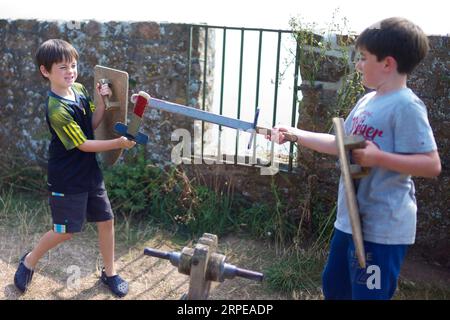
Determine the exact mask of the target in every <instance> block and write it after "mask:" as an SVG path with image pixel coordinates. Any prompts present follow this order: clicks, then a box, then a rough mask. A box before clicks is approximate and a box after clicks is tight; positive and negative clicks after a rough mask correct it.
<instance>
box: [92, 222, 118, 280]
mask: <svg viewBox="0 0 450 320" xmlns="http://www.w3.org/2000/svg"><path fill="white" fill-rule="evenodd" d="M97 229H98V244H99V247H100V253H101V254H102V257H103V265H104V267H105V272H106V275H107V276H108V277H111V276H113V275H115V274H116V270H115V267H114V220H113V219H111V220H108V221H102V222H97Z"/></svg>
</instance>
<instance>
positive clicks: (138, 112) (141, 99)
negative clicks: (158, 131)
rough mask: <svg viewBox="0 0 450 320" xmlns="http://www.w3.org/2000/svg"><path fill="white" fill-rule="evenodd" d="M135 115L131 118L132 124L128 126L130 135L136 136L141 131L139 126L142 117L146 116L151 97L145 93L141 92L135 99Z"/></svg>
mask: <svg viewBox="0 0 450 320" xmlns="http://www.w3.org/2000/svg"><path fill="white" fill-rule="evenodd" d="M135 99H136V100H135V102H134V110H133V115H132V117H131V121H130V124H129V126H128V134H130V135H132V136H136V135H137V133H138V131H139V126H140V125H141V122H142V116H143V114H144V110H145V107H146V106H147V103H148V100H150V95H149V94H148V93H146V92H144V91H139V93H138V95H137V96H136V98H135Z"/></svg>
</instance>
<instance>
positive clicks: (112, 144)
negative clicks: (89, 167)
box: [78, 137, 136, 152]
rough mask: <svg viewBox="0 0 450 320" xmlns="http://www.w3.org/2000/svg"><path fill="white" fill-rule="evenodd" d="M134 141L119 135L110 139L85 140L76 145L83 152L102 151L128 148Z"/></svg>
mask: <svg viewBox="0 0 450 320" xmlns="http://www.w3.org/2000/svg"><path fill="white" fill-rule="evenodd" d="M135 144H136V142H134V141H131V140H128V139H127V138H125V137H120V138H117V139H112V140H86V141H85V142H84V143H83V144H81V145H79V146H78V149H80V150H81V151H83V152H103V151H109V150H114V149H129V148H132V147H133V146H134V145H135Z"/></svg>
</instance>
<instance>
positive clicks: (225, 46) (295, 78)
mask: <svg viewBox="0 0 450 320" xmlns="http://www.w3.org/2000/svg"><path fill="white" fill-rule="evenodd" d="M196 29H197V30H196ZM189 30H190V32H189V47H188V48H189V49H188V50H189V52H188V68H189V69H188V83H187V101H188V102H189V101H190V99H191V96H190V95H191V92H190V89H189V88H190V85H191V81H192V79H191V71H192V70H191V66H192V63H193V58H192V38H193V34H194V31H203V33H202V36H204V51H203V59H202V61H201V60H200V61H198V63H201V64H202V66H203V74H202V96H201V97H200V99H199V101H200V100H201V103H199V107H200V108H202V109H203V110H205V108H206V96H207V94H208V92H207V91H208V90H207V87H206V85H207V71H208V46H209V43H208V41H210V38H211V37H210V36H209V35H210V32H214V34H219V35H220V38H219V37H218V39H217V41H216V43H218V44H220V45H218V46H216V47H221V50H220V51H221V52H219V55H220V61H219V62H220V79H215V78H214V81H220V86H219V88H220V89H219V91H220V92H219V98H218V99H217V100H218V105H219V108H218V109H219V110H218V111H217V112H216V113H219V114H221V115H222V114H223V113H224V111H226V110H228V111H229V109H230V108H232V109H233V111H234V114H233V117H235V118H238V119H241V114H242V97H243V70H244V67H245V64H246V63H247V61H246V60H245V59H244V50H245V49H246V48H245V44H246V41H248V40H247V38H246V36H247V35H248V34H250V33H251V34H253V35H254V34H255V33H256V35H257V36H258V41H257V47H258V49H257V51H256V52H257V55H256V57H255V58H256V74H254V75H251V77H252V79H253V80H252V81H254V85H255V92H254V93H253V94H254V111H256V108H257V107H258V106H259V104H260V103H261V100H260V98H261V91H260V81H261V71H262V70H263V68H262V48H263V43H264V40H265V39H267V38H268V37H269V36H270V37H271V38H272V39H273V38H274V35H275V39H276V40H275V41H272V42H275V43H274V44H275V45H274V46H272V47H273V50H274V52H273V53H275V54H276V61H275V73H274V74H273V79H274V86H273V102H272V103H273V105H272V120H271V123H270V124H267V125H269V127H274V126H275V125H276V124H277V116H278V115H279V114H280V109H279V101H278V100H279V88H280V77H281V76H282V73H281V72H280V64H281V61H280V60H281V51H282V44H283V41H285V39H287V38H289V37H290V39H291V40H292V39H293V36H292V31H290V30H274V29H258V28H237V27H225V26H210V25H202V24H200V25H199V24H193V25H190V29H189ZM231 33H233V34H234V37H236V33H237V34H238V38H239V69H238V80H237V84H235V85H237V102H236V104H235V105H229V104H226V105H225V103H224V95H225V88H226V83H225V75H226V74H227V72H229V71H228V70H230V69H229V66H227V63H228V59H227V58H228V55H229V52H230V50H231V49H230V45H229V38H230V34H231ZM199 34H200V33H199ZM266 41H267V40H266ZM270 50H272V48H271V49H270ZM267 51H269V50H266V51H265V52H267ZM216 55H217V53H216ZM291 56H292V57H291V58H292V61H291V63H292V64H293V66H294V69H293V75H292V79H291V81H292V87H291V89H292V90H291V91H292V92H291V112H290V123H283V124H285V125H291V126H293V127H295V126H296V116H297V114H298V113H297V105H298V88H299V84H298V82H299V50H298V47H297V46H296V45H295V46H294V49H293V50H292V52H291ZM218 65H219V63H217V64H216V68H217V66H218ZM209 71H211V70H209ZM284 76H286V75H284ZM245 94H246V95H247V94H250V93H249V92H245ZM245 120H250V119H245ZM267 125H266V126H267ZM204 129H205V124H204V123H202V131H201V132H202V140H201V141H202V146H201V156H202V159H203V157H204V133H205V130H204ZM221 135H222V128H220V127H219V132H218V137H217V138H218V145H219V148H220V145H221ZM289 144H290V145H289V153H288V159H287V161H285V165H284V166H280V169H282V170H288V171H292V168H293V163H294V160H295V156H294V148H295V146H294V144H293V143H289ZM254 145H256V143H254ZM238 147H239V134H236V141H235V150H234V155H233V156H234V164H238V157H239V150H238ZM255 150H256V146H255ZM273 150H274V147H273V146H272V148H271V155H270V159H271V161H274V160H273ZM255 152H256V151H254V154H255ZM219 154H220V151H219Z"/></svg>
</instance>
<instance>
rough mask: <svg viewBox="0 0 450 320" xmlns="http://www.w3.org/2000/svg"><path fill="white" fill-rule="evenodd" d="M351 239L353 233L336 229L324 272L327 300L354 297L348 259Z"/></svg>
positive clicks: (323, 282) (323, 285)
mask: <svg viewBox="0 0 450 320" xmlns="http://www.w3.org/2000/svg"><path fill="white" fill-rule="evenodd" d="M351 241H352V240H351V235H349V234H346V233H344V232H342V231H339V230H337V229H334V235H333V239H332V240H331V244H330V253H329V255H328V260H327V263H326V265H325V269H324V271H323V273H322V291H323V295H324V297H325V299H326V300H341V299H348V300H349V299H351V298H352V288H351V283H350V275H349V273H348V269H349V268H348V260H347V255H348V250H349V242H351Z"/></svg>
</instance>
